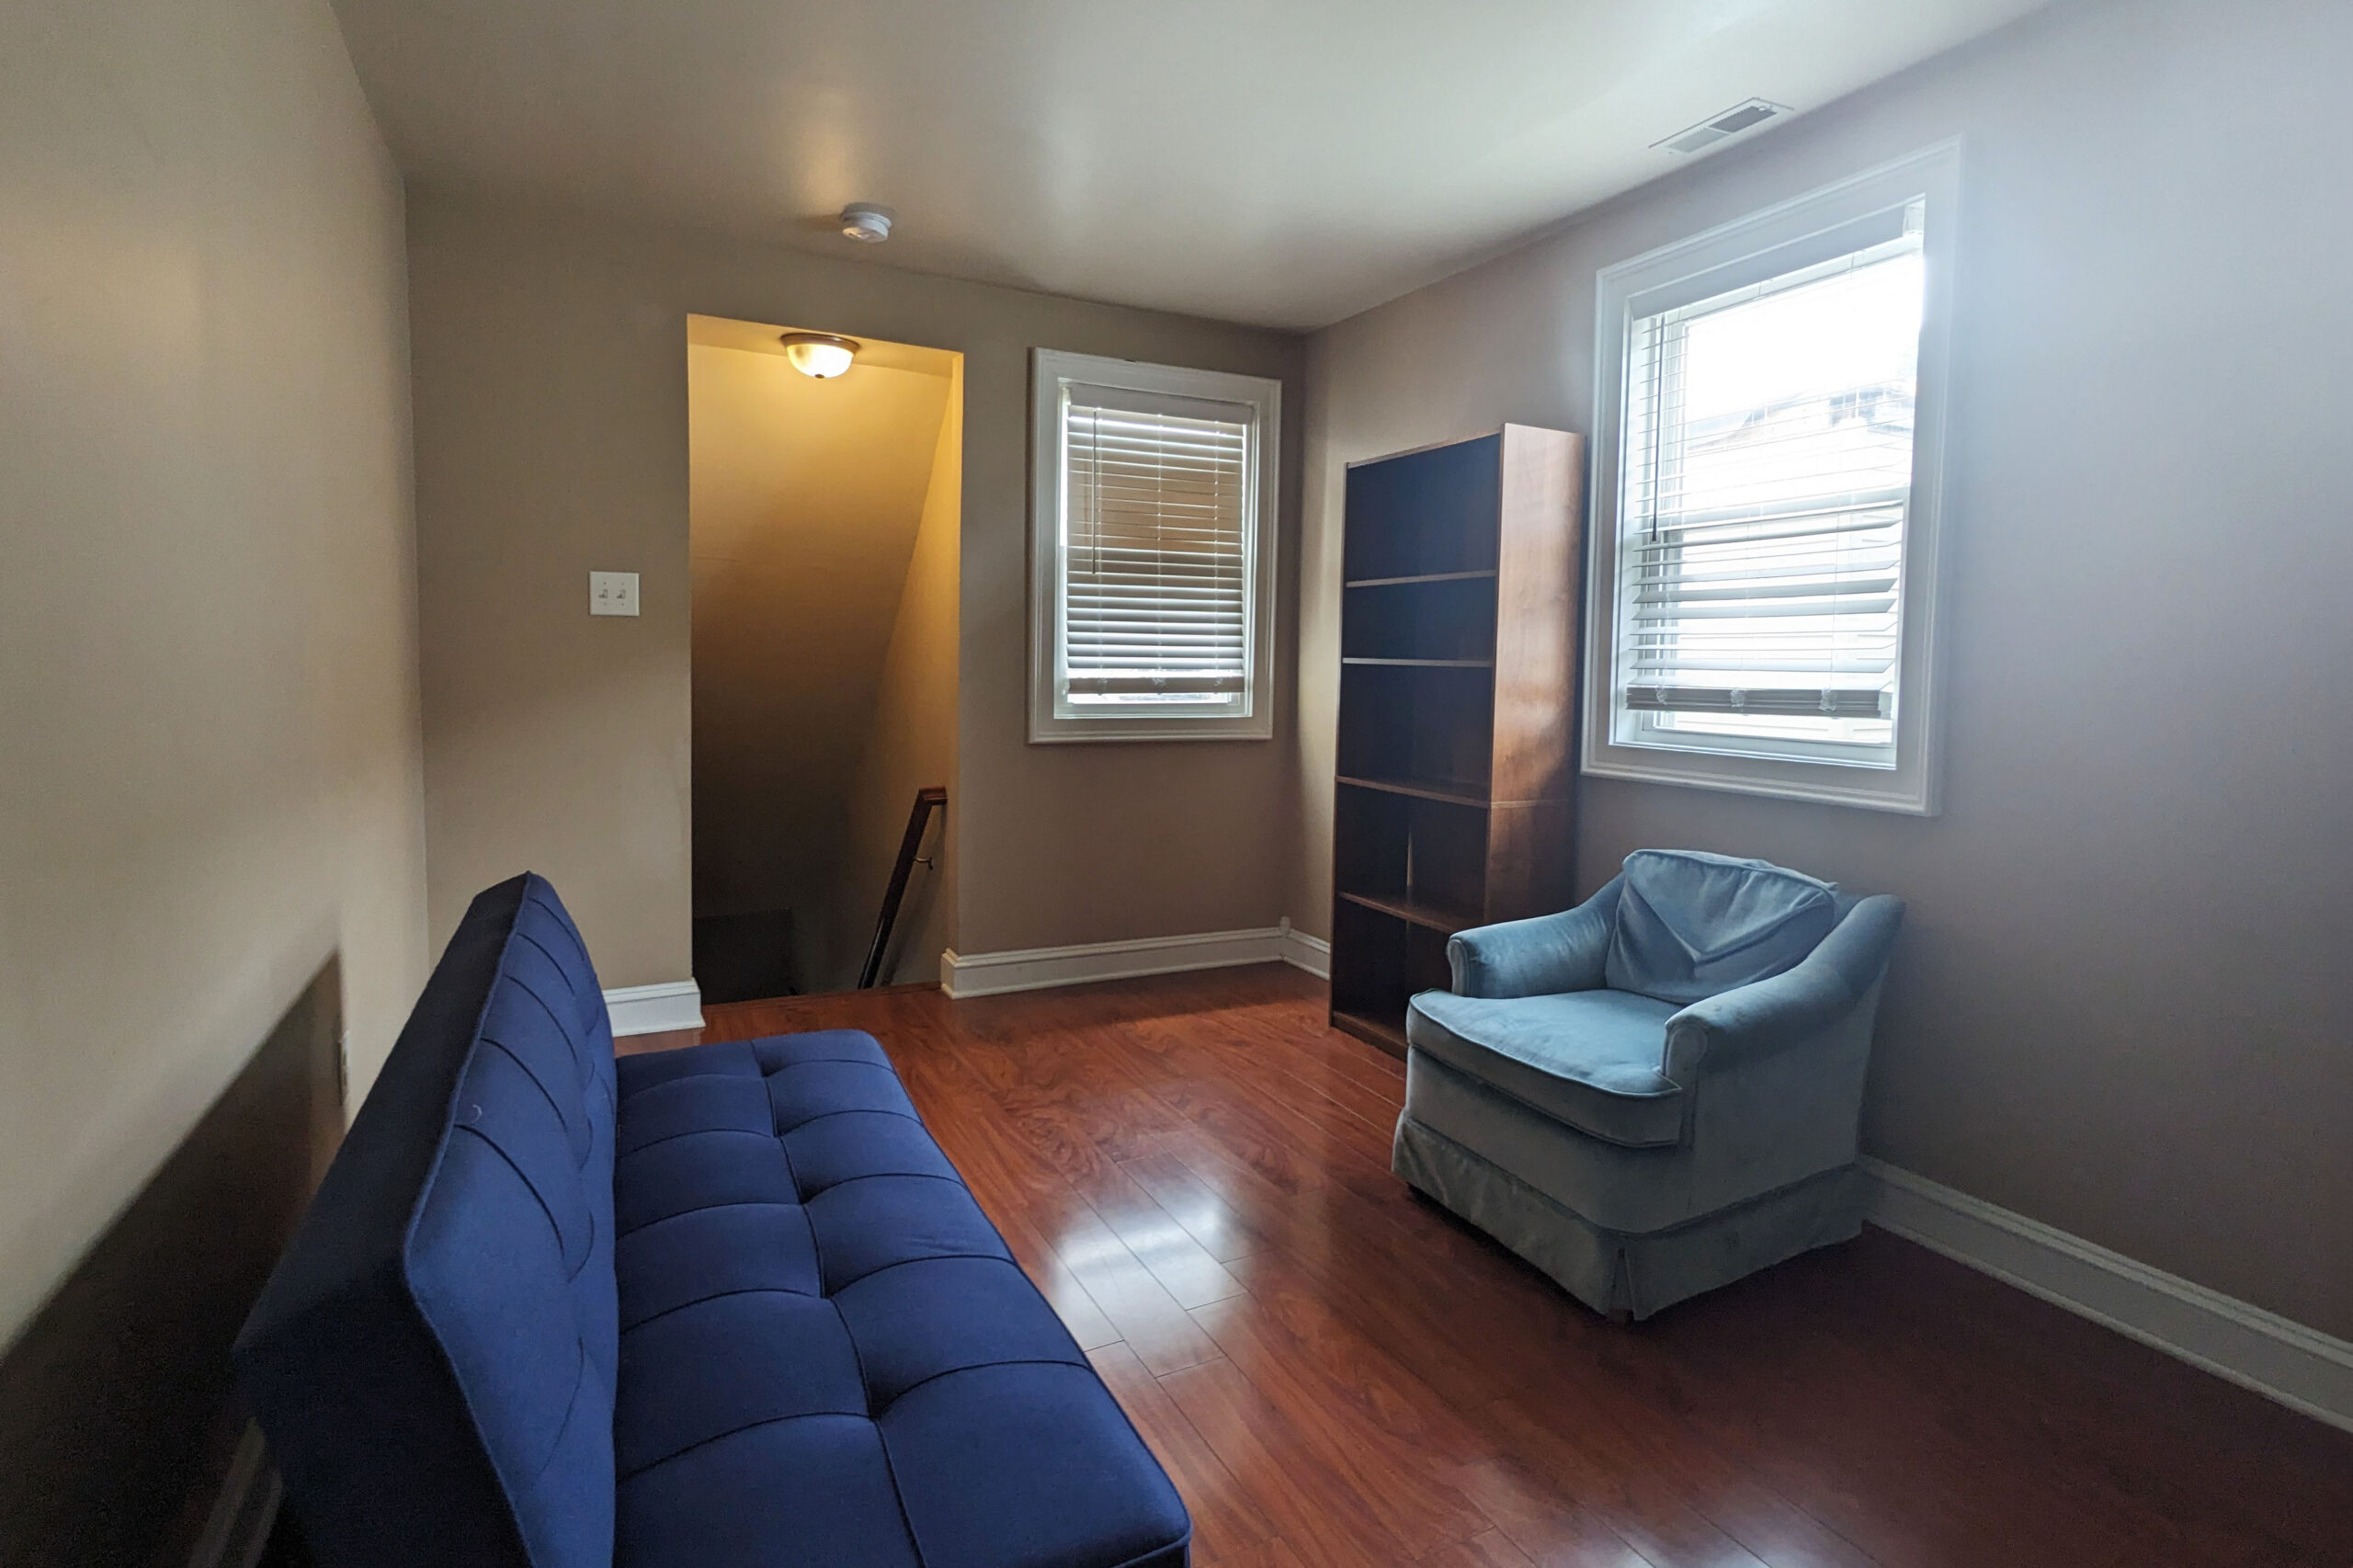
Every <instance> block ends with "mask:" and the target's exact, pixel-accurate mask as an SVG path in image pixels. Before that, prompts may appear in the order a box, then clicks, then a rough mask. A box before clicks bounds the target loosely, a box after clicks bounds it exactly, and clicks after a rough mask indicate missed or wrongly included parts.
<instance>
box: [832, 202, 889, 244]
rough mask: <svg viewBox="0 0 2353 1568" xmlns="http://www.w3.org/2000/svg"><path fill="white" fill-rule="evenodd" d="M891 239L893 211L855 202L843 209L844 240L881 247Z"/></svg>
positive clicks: (867, 203) (868, 203) (869, 203)
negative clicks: (885, 241)
mask: <svg viewBox="0 0 2353 1568" xmlns="http://www.w3.org/2000/svg"><path fill="white" fill-rule="evenodd" d="M890 237H891V210H890V209H889V208H887V207H877V206H875V205H874V204H873V203H871V202H867V201H853V202H851V203H850V204H849V205H848V206H847V207H845V208H843V209H842V238H844V239H846V240H856V241H858V243H859V244H869V245H879V244H881V243H882V242H883V241H884V240H887V239H889V238H890Z"/></svg>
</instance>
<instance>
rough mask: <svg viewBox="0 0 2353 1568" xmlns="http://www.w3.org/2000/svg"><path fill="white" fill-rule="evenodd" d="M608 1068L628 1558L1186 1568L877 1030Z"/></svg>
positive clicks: (694, 1565)
mask: <svg viewBox="0 0 2353 1568" xmlns="http://www.w3.org/2000/svg"><path fill="white" fill-rule="evenodd" d="M619 1068H620V1108H619V1113H618V1118H617V1126H618V1132H617V1136H616V1143H617V1148H618V1150H619V1156H618V1159H617V1161H616V1164H615V1167H614V1207H615V1212H616V1223H617V1226H618V1233H619V1239H618V1241H617V1243H616V1244H615V1254H614V1267H615V1270H616V1274H617V1277H618V1283H619V1294H620V1388H619V1398H618V1403H617V1408H616V1410H615V1414H614V1418H613V1443H614V1465H615V1471H616V1474H617V1476H618V1479H619V1493H618V1497H617V1505H616V1515H617V1517H616V1527H617V1538H616V1551H615V1562H616V1564H617V1568H673V1565H675V1568H739V1565H740V1568H751V1565H763V1568H765V1565H768V1564H776V1565H779V1568H780V1565H783V1564H808V1563H824V1564H826V1565H827V1568H867V1565H872V1568H885V1565H888V1568H1017V1565H1035V1568H1046V1565H1049V1564H1051V1565H1056V1568H1123V1565H1127V1564H1135V1565H1137V1568H1143V1565H1146V1564H1151V1565H1159V1564H1164V1563H1165V1564H1178V1563H1182V1562H1184V1561H1185V1556H1184V1553H1185V1551H1186V1541H1187V1540H1188V1535H1189V1530H1190V1527H1189V1524H1188V1520H1187V1518H1186V1515H1185V1510H1184V1506H1183V1505H1182V1504H1181V1503H1180V1502H1179V1501H1178V1500H1177V1497H1176V1493H1175V1490H1174V1489H1173V1488H1172V1487H1170V1485H1169V1484H1168V1481H1167V1478H1166V1476H1165V1474H1163V1472H1162V1471H1161V1470H1160V1467H1159V1465H1158V1464H1157V1463H1156V1462H1155V1461H1154V1459H1153V1457H1152V1456H1151V1454H1150V1453H1149V1452H1148V1451H1147V1450H1146V1449H1144V1447H1143V1444H1142V1441H1141V1440H1139V1439H1138V1437H1136V1434H1135V1431H1134V1428H1133V1427H1132V1426H1130V1425H1129V1423H1128V1420H1127V1418H1126V1416H1125V1415H1122V1414H1121V1413H1120V1409H1119V1407H1118V1405H1117V1404H1115V1403H1113V1402H1112V1400H1111V1397H1110V1395H1109V1393H1108V1392H1107V1391H1106V1390H1105V1389H1104V1387H1103V1385H1102V1383H1101V1381H1099V1380H1098V1379H1097V1377H1096V1375H1095V1373H1094V1371H1093V1369H1091V1368H1090V1367H1089V1366H1088V1365H1087V1362H1086V1357H1085V1356H1084V1355H1083V1354H1082V1353H1081V1352H1080V1350H1079V1348H1078V1346H1077V1345H1076V1344H1075V1343H1074V1342H1073V1340H1072V1339H1071V1336H1070V1335H1069V1332H1068V1331H1067V1330H1065V1329H1064V1328H1063V1325H1062V1323H1061V1321H1060V1320H1059V1319H1058V1318H1056V1317H1055V1316H1054V1314H1053V1312H1052V1310H1051V1308H1050V1307H1048V1306H1047V1304H1046V1302H1045V1300H1044V1299H1043V1298H1042V1297H1041V1296H1040V1295H1039V1294H1038V1292H1037V1290H1036V1289H1035V1288H1034V1287H1033V1286H1031V1285H1030V1283H1029V1280H1028V1278H1025V1277H1024V1276H1023V1274H1022V1273H1021V1271H1020V1269H1019V1268H1018V1267H1017V1266H1016V1265H1015V1263H1014V1261H1013V1258H1012V1256H1011V1255H1010V1254H1009V1253H1008V1252H1007V1251H1006V1246H1005V1243H1004V1241H1003V1240H1002V1239H1001V1238H1000V1237H999V1236H998V1235H997V1233H996V1230H995V1227H994V1226H992V1225H991V1224H990V1223H989V1221H988V1219H987V1217H986V1216H984V1215H983V1213H982V1212H981V1210H980V1206H979V1205H978V1204H976V1203H975V1202H974V1201H973V1200H972V1194H971V1193H970V1192H969V1191H967V1190H966V1189H965V1187H964V1185H963V1183H962V1182H961V1180H960V1179H959V1178H958V1176H957V1175H956V1172H955V1169H954V1167H953V1166H951V1165H949V1163H948V1159H947V1157H946V1156H945V1155H944V1154H942V1153H940V1151H939V1147H938V1144H936V1143H935V1142H932V1139H931V1135H930V1133H929V1132H928V1131H926V1129H925V1128H924V1125H923V1122H922V1120H921V1119H920V1118H918V1117H917V1116H916V1114H915V1107H914V1106H913V1105H912V1104H911V1103H910V1102H909V1101H908V1098H907V1096H906V1091H905V1090H904V1088H903V1087H901V1085H900V1083H899V1079H898V1076H897V1074H895V1073H894V1072H892V1068H891V1064H890V1060H889V1058H888V1057H886V1056H885V1055H883V1053H882V1050H881V1047H880V1046H879V1045H877V1044H876V1043H875V1041H874V1040H873V1039H872V1037H870V1036H869V1035H866V1034H863V1033H858V1032H856V1031H850V1030H833V1031H827V1032H824V1033H818V1034H803V1035H787V1036H780V1037H777V1038H772V1039H768V1040H752V1041H735V1042H730V1043H726V1044H716V1045H705V1046H697V1047H694V1048H692V1049H689V1050H685V1051H663V1052H656V1053H652V1054H648V1055H642V1056H630V1057H624V1058H622V1059H621V1061H620V1063H619Z"/></svg>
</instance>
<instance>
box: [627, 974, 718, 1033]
mask: <svg viewBox="0 0 2353 1568" xmlns="http://www.w3.org/2000/svg"><path fill="white" fill-rule="evenodd" d="M605 1012H606V1014H607V1016H608V1017H610V1018H611V1019H612V1020H613V1033H614V1034H615V1035H616V1036H619V1035H631V1034H662V1033H664V1032H665V1031H667V1030H670V1029H699V1028H702V987H701V986H699V985H697V984H696V983H694V982H693V981H691V980H665V981H664V982H663V983H661V984H659V985H624V986H622V987H620V989H619V990H616V991H608V992H606V993H605Z"/></svg>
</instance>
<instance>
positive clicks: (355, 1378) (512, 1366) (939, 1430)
mask: <svg viewBox="0 0 2353 1568" xmlns="http://www.w3.org/2000/svg"><path fill="white" fill-rule="evenodd" d="M236 1363H237V1372H238V1378H239V1381H240V1384H241V1386H242V1387H243V1388H244V1391H245V1393H246V1395H247V1397H248V1399H249V1400H250V1402H251V1403H252V1405H253V1407H254V1409H255V1412H256V1415H257V1417H258V1419H259V1421H260V1423H261V1426H262V1429H263V1432H264V1433H265V1435H266V1436H267V1438H268V1440H269V1445H270V1448H271V1450H272V1452H273V1454H274V1456H275V1458H276V1460H277V1461H278V1467H279V1469H280V1471H282V1472H283V1474H284V1476H285V1480H286V1485H287V1491H288V1494H289V1495H290V1498H291V1501H292V1505H293V1508H294V1511H295V1513H296V1515H297V1517H298V1518H299V1519H300V1522H301V1526H302V1528H303V1531H304V1534H305V1536H306V1537H307V1538H308V1540H309V1543H310V1545H311V1548H312V1550H313V1553H314V1555H315V1556H316V1557H317V1558H318V1559H319V1560H320V1561H321V1562H324V1564H326V1565H327V1568H345V1565H363V1564H364V1565H386V1568H389V1565H392V1564H401V1565H406V1568H425V1565H428V1564H429V1565H432V1568H477V1565H481V1568H493V1565H494V1568H523V1565H526V1564H528V1565H529V1568H607V1565H618V1568H672V1565H676V1568H737V1565H748V1564H759V1565H763V1568H766V1565H772V1564H773V1565H782V1564H800V1565H806V1568H869V1565H872V1568H884V1565H888V1568H1015V1565H1034V1568H1047V1565H1052V1568H1113V1565H1115V1564H1118V1565H1122V1568H1127V1565H1133V1568H1146V1565H1151V1568H1160V1565H1163V1564H1166V1565H1177V1564H1182V1563H1184V1562H1186V1557H1187V1550H1188V1548H1187V1543H1188V1539H1189V1536H1190V1533H1191V1528H1190V1524H1189V1522H1188V1519H1187V1517H1186V1514H1185V1509H1184V1506H1183V1504H1182V1503H1181V1502H1179V1501H1178V1499H1177V1496H1176V1492H1175V1490H1174V1489H1173V1488H1172V1487H1171V1486H1170V1485H1169V1483H1168V1479H1167V1477H1166V1476H1165V1474H1164V1473H1163V1472H1162V1471H1161V1469H1160V1467H1159V1465H1158V1464H1157V1463H1156V1462H1155V1461H1154V1459H1153V1457H1152V1455H1151V1453H1150V1452H1149V1451H1148V1450H1147V1449H1145V1448H1144V1446H1143V1444H1142V1442H1141V1441H1140V1440H1139V1439H1138V1437H1137V1436H1136V1433H1135V1429H1134V1428H1133V1427H1132V1426H1130V1425H1129V1423H1128V1420H1127V1418H1126V1417H1125V1416H1124V1415H1122V1414H1121V1413H1120V1408H1119V1406H1118V1405H1117V1404H1116V1403H1113V1401H1112V1399H1111V1396H1110V1394H1109V1392H1108V1391H1107V1390H1106V1389H1105V1388H1104V1386H1103V1384H1102V1382H1101V1381H1099V1380H1098V1379H1097V1377H1096V1375H1095V1373H1094V1371H1093V1369H1091V1368H1090V1367H1089V1366H1088V1365H1087V1362H1086V1358H1085V1357H1084V1356H1083V1355H1081V1354H1080V1352H1079V1349H1078V1346H1076V1345H1075V1344H1074V1343H1073V1342H1072V1340H1071V1336H1070V1335H1069V1334H1068V1333H1067V1332H1066V1331H1065V1330H1064V1329H1063V1325H1062V1324H1061V1322H1060V1321H1059V1320H1058V1319H1057V1318H1056V1317H1055V1316H1054V1314H1053V1312H1052V1311H1051V1309H1050V1308H1049V1307H1048V1306H1047V1304H1046V1302H1045V1301H1044V1299H1043V1298H1042V1297H1040V1295H1039V1294H1038V1292H1037V1290H1035V1289H1034V1288H1033V1287H1032V1286H1031V1285H1030V1284H1029V1280H1028V1279H1027V1278H1024V1277H1023V1275H1022V1273H1021V1271H1020V1269H1019V1268H1018V1267H1016V1266H1015V1264H1014V1262H1013V1260H1012V1257H1011V1256H1010V1255H1008V1254H1007V1252H1006V1247H1005V1243H1004V1241H1003V1240H1002V1239H1001V1238H999V1236H998V1235H997V1233H996V1231H995V1228H994V1227H993V1226H991V1225H990V1223H989V1221H988V1220H987V1219H986V1218H985V1217H984V1216H983V1214H982V1212H981V1210H980V1208H979V1206H978V1205H977V1204H975V1203H974V1202H973V1200H972V1194H971V1193H970V1192H968V1191H967V1190H966V1189H965V1187H964V1184H963V1183H962V1182H961V1180H960V1179H959V1178H958V1176H957V1175H956V1172H955V1170H954V1168H953V1167H952V1166H950V1165H949V1163H948V1160H947V1158H946V1157H945V1156H944V1155H943V1154H941V1153H940V1152H939V1148H938V1145H937V1144H935V1143H934V1142H932V1140H931V1136H930V1134H929V1133H928V1132H926V1131H925V1129H924V1124H923V1122H922V1121H921V1120H920V1119H918V1118H917V1117H916V1115H915V1108H914V1106H913V1105H912V1104H910V1103H909V1101H908V1099H907V1096H906V1093H905V1091H904V1089H902V1088H901V1087H900V1085H899V1080H898V1077H897V1075H896V1074H894V1073H893V1072H892V1069H891V1064H890V1062H889V1059H888V1058H886V1057H885V1056H884V1055H883V1054H882V1051H881V1048H880V1047H879V1046H877V1045H876V1044H875V1042H874V1040H873V1039H872V1037H870V1036H869V1035H865V1034H861V1033H858V1032H856V1031H853V1030H846V1029H842V1030H828V1031H826V1032H824V1033H818V1034H801V1035H784V1036H779V1037H777V1038H774V1039H769V1040H751V1041H734V1042H729V1043H725V1044H716V1045H702V1046H696V1047H693V1048H691V1049H688V1050H684V1051H665V1052H657V1053H650V1054H646V1055H640V1056H631V1057H627V1058H623V1059H621V1060H620V1061H619V1062H616V1061H615V1059H614V1055H613V1042H612V1033H611V1028H610V1025H609V1024H608V1021H607V1018H606V1015H605V1005H604V1001H603V996H602V994H601V992H600V991H599V989H598V987H597V978H596V973H595V971H594V970H593V969H592V968H591V967H590V965H589V961H588V954H587V951H586V949H585V948H584V947H583V946H582V945H581V941H580V937H579V933H578V932H577V931H576V930H575V929H574V926H573V924H572V921H571V919H570V917H569V916H567V915H565V913H564V911H563V905H562V904H561V903H559V902H558V901H557V899H556V896H555V890H554V889H552V888H551V887H550V886H549V885H548V884H547V883H546V882H545V881H541V880H540V878H538V877H535V876H526V877H517V878H516V879H515V880H514V881H508V882H503V883H501V884H500V885H498V886H497V887H494V888H492V889H490V890H489V891H488V892H484V893H483V894H482V895H481V896H480V897H479V898H477V899H475V900H474V903H473V907H472V909H471V910H470V911H469V912H468V913H467V915H466V918H465V921H464V924H463V925H461V926H460V927H459V930H458V933H457V935H456V937H454V938H453V939H452V940H451V942H450V944H449V950H448V951H447V952H446V953H445V954H444V955H443V956H442V959H441V962H440V965H439V967H438V968H437V969H436V970H435V971H434V973H433V978H432V980H431V982H430V983H428V984H427V985H426V989H425V994H424V996H423V998H422V999H421V1000H420V1001H419V1002H418V1003H417V1006H416V1011H415V1014H414V1015H413V1016H412V1017H410V1019H409V1022H408V1027H407V1028H405V1029H404V1031H403V1032H402V1034H401V1038H400V1041H399V1043H398V1044H397V1045H396V1046H395V1047H394V1048H393V1050H392V1056H391V1059H390V1060H389V1061H388V1062H386V1063H385V1065H384V1069H383V1071H382V1073H381V1075H380V1076H379V1077H378V1079H377V1080H376V1084H375V1086H374V1088H373V1089H372V1090H371V1091H370V1093H369V1096H368V1100H367V1103H366V1104H365V1105H364V1106H363V1107H362V1108H361V1109H360V1111H359V1115H358V1119H356V1120H355V1121H354V1123H353V1124H352V1127H351V1131H350V1132H349V1134H348V1135H347V1137H346V1139H345V1141H344V1143H343V1147H342V1149H341V1151H340V1152H339V1153H337V1155H336V1157H335V1163H334V1165H333V1166H332V1168H331V1169H330V1170H329V1171H328V1173H327V1175H326V1178H325V1180H324V1183H323V1184H322V1185H321V1187H320V1188H319V1192H318V1195H317V1197H316V1199H314V1200H313V1203H312V1206H311V1210H310V1212H309V1214H308V1216H307V1217H306V1218H305V1220H304V1221H303V1223H302V1226H301V1230H300V1232H299V1233H298V1234H297V1236H296V1238H295V1241H294V1243H293V1244H292V1246H291V1247H290V1249H289V1250H288V1252H287V1255H286V1256H285V1258H284V1259H283V1260H282V1261H281V1263H280V1264H279V1267H278V1270H277V1272H276V1273H275V1274H274V1275H273V1276H272V1278H271V1279H270V1281H269V1284H268V1287H267V1290H265V1291H264V1293H263V1295H262V1297H261V1299H260V1301H258V1302H257V1303H256V1307H255V1309H254V1312H253V1315H252V1317H251V1319H250V1320H249V1321H248V1322H247V1324H246V1325H245V1328H244V1333H243V1335H241V1336H240V1338H239V1340H238V1342H237V1348H236Z"/></svg>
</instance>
